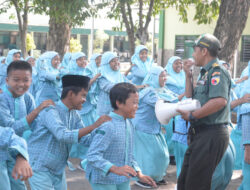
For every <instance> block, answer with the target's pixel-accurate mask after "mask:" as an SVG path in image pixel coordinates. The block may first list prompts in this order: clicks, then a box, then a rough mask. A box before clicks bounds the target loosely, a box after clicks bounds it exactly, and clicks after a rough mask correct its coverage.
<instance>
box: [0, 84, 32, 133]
mask: <svg viewBox="0 0 250 190" xmlns="http://www.w3.org/2000/svg"><path fill="white" fill-rule="evenodd" d="M34 109H35V101H34V98H33V97H32V95H31V94H30V93H29V92H26V93H25V94H24V95H22V96H19V97H17V98H14V97H13V96H12V94H11V92H10V91H9V90H8V89H7V88H6V89H5V90H4V92H3V93H1V94H0V126H3V127H10V128H12V129H14V131H15V133H16V134H17V135H18V136H22V135H23V132H24V131H25V130H29V129H30V126H29V124H28V122H27V119H26V117H27V115H28V114H30V112H32V111H33V110H34ZM32 128H33V126H32V127H31V129H32Z"/></svg>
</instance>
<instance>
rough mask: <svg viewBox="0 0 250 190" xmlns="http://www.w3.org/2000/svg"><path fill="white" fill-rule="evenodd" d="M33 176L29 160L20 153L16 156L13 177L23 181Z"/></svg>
mask: <svg viewBox="0 0 250 190" xmlns="http://www.w3.org/2000/svg"><path fill="white" fill-rule="evenodd" d="M31 176H32V169H31V167H30V165H29V163H28V161H27V160H26V159H25V158H23V157H22V156H21V155H18V156H17V158H16V164H15V166H14V168H13V171H12V177H13V178H14V179H15V180H17V179H21V180H22V181H25V180H27V179H28V178H29V177H31Z"/></svg>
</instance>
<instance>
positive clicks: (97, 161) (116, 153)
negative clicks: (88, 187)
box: [86, 112, 140, 184]
mask: <svg viewBox="0 0 250 190" xmlns="http://www.w3.org/2000/svg"><path fill="white" fill-rule="evenodd" d="M109 116H110V117H111V118H112V120H111V121H109V122H106V123H104V124H102V125H101V126H100V127H99V128H98V129H96V130H94V131H93V132H92V135H93V139H92V143H91V145H90V147H89V150H88V154H87V161H88V164H87V169H86V177H87V179H88V180H89V181H90V182H91V183H98V184H121V183H123V182H127V181H129V178H127V177H125V176H119V175H116V174H114V173H111V172H109V169H110V168H111V167H112V166H113V165H115V166H118V167H121V166H125V165H128V166H131V167H133V168H134V169H135V170H136V171H140V168H139V166H138V164H137V162H136V161H135V160H134V157H133V144H134V128H133V125H132V123H131V122H130V120H128V119H124V118H123V117H122V116H121V115H118V114H116V113H114V112H111V113H110V114H109Z"/></svg>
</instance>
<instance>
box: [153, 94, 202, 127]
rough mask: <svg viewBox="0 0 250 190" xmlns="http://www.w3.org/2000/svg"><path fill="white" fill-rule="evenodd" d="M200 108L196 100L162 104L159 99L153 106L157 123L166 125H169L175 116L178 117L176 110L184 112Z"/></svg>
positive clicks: (162, 101)
mask: <svg viewBox="0 0 250 190" xmlns="http://www.w3.org/2000/svg"><path fill="white" fill-rule="evenodd" d="M200 107H201V104H200V102H199V101H198V100H195V99H194V100H193V99H185V100H182V101H180V102H177V103H169V102H164V100H162V99H159V100H158V101H157V102H156V104H155V114H156V117H157V119H158V121H159V122H160V123H161V124H163V125H166V124H168V123H169V121H170V119H171V118H172V117H174V116H176V115H180V113H179V112H177V111H176V110H177V109H180V110H185V111H194V110H197V109H199V108H200Z"/></svg>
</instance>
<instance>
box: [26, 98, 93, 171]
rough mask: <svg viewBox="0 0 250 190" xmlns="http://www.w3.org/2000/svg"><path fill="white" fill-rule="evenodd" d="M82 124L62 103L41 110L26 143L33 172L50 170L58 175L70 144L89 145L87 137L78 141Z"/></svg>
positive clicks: (76, 115)
mask: <svg viewBox="0 0 250 190" xmlns="http://www.w3.org/2000/svg"><path fill="white" fill-rule="evenodd" d="M83 127H84V124H83V122H82V120H81V118H80V116H79V114H78V113H77V111H76V110H69V109H68V108H67V107H66V106H65V105H64V104H63V102H62V101H58V102H57V103H56V105H55V106H49V107H48V108H45V109H44V110H42V111H41V112H40V114H39V116H38V117H37V119H36V125H35V127H34V129H33V132H32V134H31V136H30V138H29V140H28V146H29V150H28V151H29V155H30V164H31V167H32V169H33V171H49V172H51V173H53V174H56V175H61V174H62V173H63V172H64V168H65V166H66V164H67V159H68V157H69V152H70V149H71V146H72V144H73V143H83V144H84V145H86V146H88V145H89V142H90V136H89V135H87V136H85V137H82V138H81V139H80V140H78V132H79V129H80V128H83Z"/></svg>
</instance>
